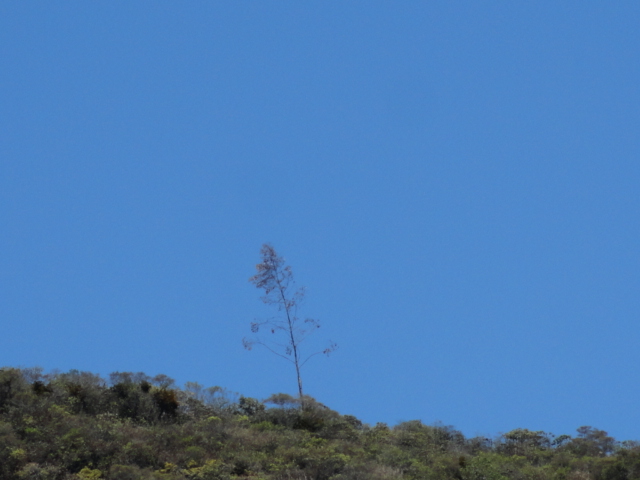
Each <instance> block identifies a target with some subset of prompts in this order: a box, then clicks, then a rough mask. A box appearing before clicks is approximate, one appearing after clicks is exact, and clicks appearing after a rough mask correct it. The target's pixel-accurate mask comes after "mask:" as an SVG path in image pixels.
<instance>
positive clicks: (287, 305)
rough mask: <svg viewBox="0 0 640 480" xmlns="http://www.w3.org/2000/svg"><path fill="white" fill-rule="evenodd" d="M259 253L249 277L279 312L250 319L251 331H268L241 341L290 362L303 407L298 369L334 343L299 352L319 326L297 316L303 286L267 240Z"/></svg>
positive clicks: (248, 347) (264, 300) (330, 348)
mask: <svg viewBox="0 0 640 480" xmlns="http://www.w3.org/2000/svg"><path fill="white" fill-rule="evenodd" d="M260 255H261V256H262V262H261V263H259V264H258V265H256V271H257V272H256V274H255V275H254V276H253V277H251V278H250V279H249V281H250V282H251V283H253V284H254V285H255V286H256V288H259V289H261V290H264V296H263V297H262V298H261V300H262V301H263V302H264V303H266V304H267V305H275V306H276V307H277V308H278V311H279V312H281V313H280V315H279V316H277V317H274V318H270V319H268V320H264V321H255V322H252V323H251V332H252V333H254V334H259V333H260V331H261V330H262V331H265V330H266V331H267V332H268V333H269V334H271V335H272V337H271V338H270V339H269V340H266V339H265V338H264V337H260V336H256V337H254V338H251V339H248V338H246V337H245V338H244V339H243V340H242V343H243V345H244V348H246V349H247V350H251V348H252V347H253V345H262V346H263V347H265V348H266V349H267V350H269V351H270V352H271V353H274V354H275V355H278V356H279V357H282V358H284V359H285V360H287V361H289V362H291V363H292V364H293V366H294V367H295V369H296V378H297V380H298V394H299V395H300V405H301V407H302V408H304V396H303V393H302V376H301V374H300V370H301V369H302V367H303V366H304V364H305V363H307V361H308V360H309V359H310V358H311V357H313V356H315V355H319V354H324V355H329V354H330V353H331V352H333V351H335V350H336V348H337V345H336V344H335V343H333V342H332V343H330V344H329V346H328V347H327V348H325V349H323V350H319V351H317V352H314V353H312V354H311V355H308V356H306V357H305V356H302V355H301V351H300V344H301V343H302V341H303V340H304V339H306V338H307V337H308V336H309V335H311V334H312V333H313V332H314V331H315V330H317V329H318V328H320V323H319V322H318V320H314V319H311V318H306V319H304V320H303V319H301V318H300V317H299V316H298V308H299V307H300V305H301V303H302V301H303V299H304V294H305V289H304V287H300V288H298V289H296V288H295V281H294V279H293V272H292V271H291V267H290V266H288V265H286V264H285V261H284V258H282V257H280V256H278V254H277V253H276V251H275V249H274V248H273V246H271V245H270V244H268V243H265V244H264V245H263V246H262V248H261V250H260Z"/></svg>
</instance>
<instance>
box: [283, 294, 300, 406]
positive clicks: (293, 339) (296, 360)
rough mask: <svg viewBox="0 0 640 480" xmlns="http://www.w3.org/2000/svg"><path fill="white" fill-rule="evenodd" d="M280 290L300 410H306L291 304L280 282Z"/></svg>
mask: <svg viewBox="0 0 640 480" xmlns="http://www.w3.org/2000/svg"><path fill="white" fill-rule="evenodd" d="M278 288H279V290H280V296H281V297H282V303H283V304H284V311H285V312H286V314H287V324H288V325H289V339H290V340H289V341H290V342H291V349H292V350H293V364H294V365H295V367H296V378H297V379H298V394H299V395H300V408H301V409H302V410H304V395H303V393H302V376H301V375H300V359H299V358H298V344H297V342H296V337H295V335H294V332H293V322H292V321H291V314H290V313H289V303H288V302H287V298H286V297H285V296H284V289H283V288H282V285H281V284H280V281H278Z"/></svg>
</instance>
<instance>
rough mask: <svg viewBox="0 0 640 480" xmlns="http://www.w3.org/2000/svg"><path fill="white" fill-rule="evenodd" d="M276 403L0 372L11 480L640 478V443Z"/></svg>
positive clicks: (5, 466) (126, 377) (0, 451)
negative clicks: (387, 419)
mask: <svg viewBox="0 0 640 480" xmlns="http://www.w3.org/2000/svg"><path fill="white" fill-rule="evenodd" d="M305 405H306V407H305V410H304V411H302V410H301V409H300V408H298V402H297V400H296V399H294V398H292V397H290V396H289V395H286V394H278V395H273V396H272V397H270V398H269V399H267V400H265V401H264V402H261V401H258V400H255V399H251V398H245V397H242V396H239V397H236V396H235V395H232V394H230V393H229V392H226V391H225V390H224V389H222V388H219V387H213V388H204V387H202V386H201V385H199V384H197V383H187V384H186V385H185V386H184V387H183V388H178V387H177V386H176V385H175V384H174V382H173V380H171V379H170V378H168V377H166V376H164V375H159V376H156V377H153V378H151V377H149V376H147V375H144V374H142V373H136V374H133V373H114V374H112V375H110V378H109V380H108V381H107V380H105V379H103V378H101V377H100V376H98V375H95V374H91V373H87V372H79V371H70V372H67V373H54V374H48V375H45V374H43V373H42V371H40V370H38V369H16V368H2V369H0V478H1V479H3V480H5V479H6V480H13V479H34V480H37V479H43V480H44V479H47V480H48V479H51V480H53V479H60V480H62V479H65V480H70V479H113V480H128V479H131V480H133V479H149V480H151V479H154V480H155V479H158V480H159V479H163V480H181V479H190V480H214V479H220V480H222V479H236V478H237V479H240V478H246V479H249V478H251V479H263V480H267V479H269V480H271V479H273V480H276V479H277V480H303V479H304V480H307V479H314V480H330V479H331V480H351V479H353V480H383V479H433V480H445V479H447V480H448V479H456V480H511V479H513V480H547V479H549V480H591V479H593V480H635V479H640V444H639V443H638V442H632V441H626V442H618V441H616V440H614V439H613V438H611V437H609V436H608V435H607V433H606V432H604V431H601V430H598V429H595V428H591V427H581V428H580V429H578V432H577V434H576V435H575V436H573V437H572V436H568V435H561V436H558V437H556V436H554V435H552V434H549V433H544V432H534V431H529V430H526V429H516V430H513V431H511V432H508V433H506V434H503V435H501V436H499V437H497V438H494V439H488V438H466V437H465V436H464V435H463V434H462V433H460V432H459V431H456V430H455V429H454V428H452V427H448V426H442V425H424V424H422V423H421V422H420V421H410V422H404V423H401V424H398V425H395V426H387V425H385V424H380V423H379V424H376V425H374V426H371V425H365V424H363V423H362V422H361V421H359V420H358V419H357V418H355V417H353V416H350V415H341V414H339V413H338V412H335V411H333V410H331V409H329V408H327V407H325V406H324V405H321V404H319V403H318V402H316V401H314V400H313V399H311V398H308V399H307V401H305Z"/></svg>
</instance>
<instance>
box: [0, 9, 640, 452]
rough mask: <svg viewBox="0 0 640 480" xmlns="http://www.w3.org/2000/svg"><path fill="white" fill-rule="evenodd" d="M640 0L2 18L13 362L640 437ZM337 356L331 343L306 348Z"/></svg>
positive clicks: (485, 425) (3, 245) (51, 12)
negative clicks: (263, 262)
mask: <svg viewBox="0 0 640 480" xmlns="http://www.w3.org/2000/svg"><path fill="white" fill-rule="evenodd" d="M639 26H640V2H637V1H620V2H604V1H601V2H596V1H566V2H557V1H546V2H545V1H540V2H507V1H501V2H476V1H455V2H454V1H448V0H447V1H433V2H423V1H407V2H386V1H385V2H382V1H380V2H377V1H350V2H336V1H334V2H326V1H308V2H299V1H290V2H289V1H277V2H274V1H271V2H266V1H265V2H257V1H253V2H236V1H227V2H175V1H172V2H169V1H153V2H149V1H145V2H143V1H136V2H132V1H126V2H125V1H109V2H105V1H103V2H85V1H82V2H80V1H78V2H73V1H67V2H23V1H4V2H2V3H0V225H1V227H0V327H1V329H0V330H1V333H0V365H6V366H22V367H31V366H41V367H43V368H45V369H46V370H50V369H55V368H57V369H61V370H68V369H79V370H88V371H92V372H95V373H100V374H103V375H107V374H108V373H110V372H113V371H144V372H146V373H148V374H152V375H153V374H157V373H164V374H167V375H169V376H171V377H173V378H175V379H176V380H177V381H178V383H184V382H185V381H198V382H200V383H202V384H204V385H207V386H212V385H220V386H223V387H226V388H228V389H230V390H232V391H236V392H240V393H242V394H244V395H246V396H252V397H257V398H265V397H267V396H268V395H270V394H271V393H275V392H288V393H291V394H295V392H296V383H295V374H294V371H293V369H292V368H291V366H290V365H288V364H286V363H285V362H284V361H282V360H281V359H279V358H277V357H275V356H273V355H271V354H269V353H268V352H267V351H264V350H263V351H260V350H258V349H256V350H254V351H251V352H248V351H245V350H243V348H242V344H241V340H242V337H243V336H245V335H247V334H249V323H250V322H251V321H252V320H253V319H254V318H261V317H268V316H269V315H271V314H272V312H270V311H269V310H268V309H267V307H265V306H264V305H262V304H261V303H260V301H259V299H258V297H259V295H260V292H259V291H258V290H256V289H255V287H253V286H252V285H251V284H250V283H249V282H248V278H249V276H251V275H252V274H253V273H254V271H255V270H254V266H255V264H256V263H258V261H259V255H258V252H259V249H260V246H261V245H262V243H264V242H267V241H268V242H271V243H272V244H273V245H274V246H275V248H276V250H277V251H278V252H279V253H280V254H281V255H282V256H284V257H286V259H287V261H288V262H289V263H290V265H292V267H293V271H294V274H295V275H296V278H297V280H298V283H299V284H300V285H305V286H306V287H307V289H308V299H307V303H306V305H305V310H304V311H303V313H305V314H306V315H308V316H312V317H315V318H318V319H319V320H320V321H321V322H322V324H323V326H322V328H321V329H320V330H319V331H318V334H317V335H316V338H315V340H314V341H313V342H310V343H309V344H308V345H307V347H308V348H309V349H313V348H315V347H317V346H322V345H323V344H324V342H326V341H327V340H334V341H336V342H337V343H338V344H339V346H340V348H339V350H338V351H337V352H336V353H335V354H334V355H333V356H332V357H331V358H329V359H327V358H322V357H318V358H314V360H313V361H311V362H309V364H307V366H305V370H304V372H303V373H304V382H305V387H306V390H307V392H308V393H309V394H311V395H312V396H314V397H316V398H317V399H318V400H319V401H321V402H323V403H325V404H327V405H328V406H330V407H331V408H333V409H335V410H338V411H339V412H341V413H345V414H347V413H349V414H353V415H356V416H358V417H359V418H361V419H362V420H364V421H365V422H368V423H375V422H387V423H390V424H395V423H396V422H398V421H402V420H412V419H421V420H422V421H423V422H425V423H433V422H436V421H441V422H443V423H445V424H448V425H453V426H454V427H456V428H458V429H461V430H462V431H463V432H464V433H465V434H467V435H475V434H483V435H494V434H497V433H499V432H506V431H509V430H511V429H513V428H518V427H521V428H529V429H536V430H537V429H541V430H545V431H550V432H553V433H556V434H563V433H567V434H574V433H575V429H576V428H577V427H579V426H581V425H591V426H593V427H596V428H599V429H603V430H606V431H608V432H609V433H610V434H612V435H614V436H615V437H616V438H618V439H619V440H624V439H636V440H640V409H639V408H638V398H640V383H639V382H638V379H639V375H640V348H639V345H640V328H639V326H638V320H639V314H640V295H639V289H640V270H639V267H640V265H639V260H640V257H639V251H638V249H639V236H640V215H639V213H640V211H639V210H640V197H639V192H640V155H639V154H640V135H639V133H640V27H639ZM314 342H315V343H314Z"/></svg>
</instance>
